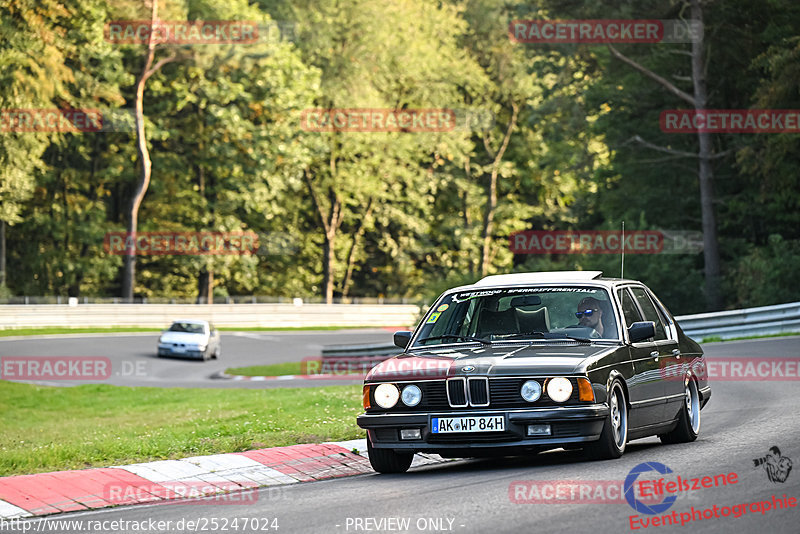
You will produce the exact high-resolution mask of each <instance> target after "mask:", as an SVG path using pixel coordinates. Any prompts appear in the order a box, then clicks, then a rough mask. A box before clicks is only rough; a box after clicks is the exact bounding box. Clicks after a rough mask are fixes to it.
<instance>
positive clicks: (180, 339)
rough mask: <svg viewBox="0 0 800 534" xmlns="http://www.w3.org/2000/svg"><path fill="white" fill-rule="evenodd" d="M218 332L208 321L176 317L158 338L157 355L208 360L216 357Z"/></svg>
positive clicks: (218, 349)
mask: <svg viewBox="0 0 800 534" xmlns="http://www.w3.org/2000/svg"><path fill="white" fill-rule="evenodd" d="M220 350H221V346H220V339H219V332H217V329H216V328H214V325H212V324H211V323H209V322H208V321H203V320H198V319H178V320H177V321H175V322H173V323H172V326H170V327H169V329H167V330H164V331H163V332H162V333H161V337H159V338H158V356H159V357H161V356H183V357H187V358H198V359H201V360H208V359H211V358H214V359H216V358H218V357H219V354H220Z"/></svg>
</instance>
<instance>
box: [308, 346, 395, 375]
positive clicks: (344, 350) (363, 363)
mask: <svg viewBox="0 0 800 534" xmlns="http://www.w3.org/2000/svg"><path fill="white" fill-rule="evenodd" d="M401 352H403V349H401V348H398V347H397V346H396V345H395V344H394V343H373V344H369V345H326V346H325V347H323V348H322V364H323V367H327V366H340V365H345V366H350V367H352V368H359V369H369V368H370V367H373V366H375V365H378V364H379V363H381V362H382V361H383V360H385V359H387V358H389V357H390V356H394V355H395V354H400V353H401Z"/></svg>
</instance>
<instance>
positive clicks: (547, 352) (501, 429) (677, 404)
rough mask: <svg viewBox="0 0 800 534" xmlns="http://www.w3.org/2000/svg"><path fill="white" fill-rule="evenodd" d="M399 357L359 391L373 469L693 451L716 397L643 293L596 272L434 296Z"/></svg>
mask: <svg viewBox="0 0 800 534" xmlns="http://www.w3.org/2000/svg"><path fill="white" fill-rule="evenodd" d="M394 342H395V344H396V345H397V346H398V347H400V348H402V349H404V351H403V353H402V354H399V355H397V356H394V357H392V358H389V359H388V360H386V361H384V362H382V363H381V364H379V365H377V366H376V367H374V368H373V369H372V370H371V371H370V372H369V374H368V375H367V377H366V379H365V381H364V391H363V402H364V409H365V412H364V414H362V415H360V416H359V417H358V425H359V426H360V427H361V428H364V429H366V430H367V438H368V439H367V447H368V452H369V459H370V462H371V463H372V466H373V468H374V469H375V470H376V471H378V472H382V473H398V472H404V471H406V470H407V469H408V468H409V466H410V465H411V460H412V458H413V455H414V453H415V452H429V453H438V454H441V455H442V456H447V457H475V456H486V455H493V454H509V455H511V454H520V453H523V454H524V453H529V452H538V451H542V450H547V449H554V448H559V447H564V448H578V449H583V450H584V451H585V453H586V454H587V455H588V456H590V457H592V458H598V459H609V458H618V457H620V456H621V455H622V454H623V453H624V452H625V445H626V443H627V442H628V441H630V440H633V439H639V438H644V437H647V436H653V435H657V436H659V438H661V441H662V442H665V443H678V442H689V441H694V440H695V439H697V435H698V433H699V431H700V409H701V408H703V406H705V404H706V403H707V402H708V400H709V398H710V396H711V388H710V387H709V385H708V382H707V373H706V363H705V359H704V357H703V351H702V349H701V348H700V346H699V345H698V344H697V343H695V342H694V341H693V340H691V339H690V338H688V337H687V336H686V335H685V334H684V333H683V331H682V330H681V328H680V326H678V324H677V323H676V322H675V319H674V318H673V316H672V314H670V312H669V310H667V308H666V307H665V306H664V305H663V304H662V303H661V302H660V301H659V300H658V298H656V296H655V295H653V293H652V292H651V291H650V290H649V289H648V288H647V287H646V286H644V285H643V284H642V283H640V282H637V281H634V280H623V279H615V278H604V277H603V276H602V273H601V272H599V271H575V272H546V273H520V274H510V275H497V276H489V277H486V278H484V279H482V280H480V281H479V282H477V283H475V284H473V285H470V286H462V287H457V288H454V289H451V290H448V291H446V292H445V293H443V294H442V295H441V296H440V297H439V298H438V299H437V300H436V302H435V303H434V305H433V306H432V307H431V308H430V310H429V311H428V313H427V314H426V316H425V317H424V318H423V320H422V321H421V323H420V324H419V325H418V326H417V328H416V330H415V331H414V332H408V331H403V332H396V333H395V335H394Z"/></svg>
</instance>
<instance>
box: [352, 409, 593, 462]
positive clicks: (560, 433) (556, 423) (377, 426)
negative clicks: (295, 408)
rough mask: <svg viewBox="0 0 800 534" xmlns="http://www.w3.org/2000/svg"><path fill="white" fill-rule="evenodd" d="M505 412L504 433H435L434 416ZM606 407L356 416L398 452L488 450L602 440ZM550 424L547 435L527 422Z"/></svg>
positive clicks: (376, 440) (381, 444) (378, 443)
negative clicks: (408, 432)
mask: <svg viewBox="0 0 800 534" xmlns="http://www.w3.org/2000/svg"><path fill="white" fill-rule="evenodd" d="M480 415H484V416H486V415H503V416H504V417H505V418H506V424H505V430H504V431H502V432H474V433H453V434H433V433H432V432H431V418H432V417H464V416H480ZM607 415H608V405H606V404H591V405H588V406H558V407H547V408H527V409H514V410H488V409H487V410H464V411H441V412H429V413H413V414H409V413H405V414H399V413H398V414H390V413H383V414H362V415H359V416H358V418H357V419H356V422H357V423H358V426H360V427H361V428H364V429H366V430H367V432H368V433H369V439H370V441H371V442H372V446H373V447H375V448H385V449H394V450H398V451H405V452H409V451H415V452H419V451H427V452H445V453H447V452H456V451H472V452H479V451H488V450H492V449H509V448H522V449H537V448H539V449H541V448H553V447H555V446H558V445H566V444H570V443H582V442H587V441H596V440H598V439H600V433H601V432H602V431H603V423H604V419H605V418H606V416H607ZM543 423H547V424H549V425H550V429H551V433H550V435H549V436H527V425H529V424H543ZM414 428H419V429H420V433H421V435H422V438H421V439H417V440H401V439H400V432H399V431H400V429H414Z"/></svg>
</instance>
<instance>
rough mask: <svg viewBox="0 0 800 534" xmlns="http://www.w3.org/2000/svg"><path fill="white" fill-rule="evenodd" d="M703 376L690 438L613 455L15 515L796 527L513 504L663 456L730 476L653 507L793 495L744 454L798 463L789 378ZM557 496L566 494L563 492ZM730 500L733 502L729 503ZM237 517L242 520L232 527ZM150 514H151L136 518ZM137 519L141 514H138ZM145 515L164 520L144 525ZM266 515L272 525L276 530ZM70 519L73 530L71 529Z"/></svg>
mask: <svg viewBox="0 0 800 534" xmlns="http://www.w3.org/2000/svg"><path fill="white" fill-rule="evenodd" d="M328 335H330V334H328ZM279 337H282V336H279ZM312 340H313V341H318V340H319V338H317V337H316V336H314V335H311V334H302V335H299V334H298V335H296V338H295V339H294V340H293V341H294V342H295V343H296V346H300V347H301V348H299V349H297V352H296V354H298V355H300V354H301V353H303V351H304V350H305V348H307V347H308V344H309V343H311V342H312ZM287 341H288V340H287ZM798 341H800V338H796V337H794V338H775V339H763V340H751V341H738V342H727V343H713V344H707V345H705V347H704V349H705V350H706V353H707V355H708V357H709V360H711V361H713V360H714V359H715V358H720V357H727V356H731V357H736V358H745V357H772V358H793V359H795V360H796V359H797V356H798V351H797V348H796V347H797V343H798ZM142 346H144V345H142ZM141 350H143V349H141ZM199 365H202V364H199ZM241 385H243V384H239V386H241ZM711 385H712V388H713V396H712V399H711V401H710V403H709V404H708V405H707V407H706V408H705V409H704V410H703V411H702V428H701V433H700V437H699V439H698V440H697V441H695V442H693V443H688V444H678V445H661V444H660V442H659V441H658V440H657V439H655V438H647V439H643V440H638V441H634V442H631V443H630V444H629V445H628V450H627V452H626V453H625V455H624V456H623V457H622V458H620V459H618V460H609V461H602V462H589V461H584V460H583V459H582V457H581V456H580V454H579V453H577V452H565V451H553V452H547V453H543V454H539V455H537V456H530V457H512V458H502V459H481V460H459V461H455V462H449V463H446V464H439V465H434V466H425V467H419V468H415V469H412V470H411V471H409V472H408V473H406V474H403V475H377V474H367V475H360V476H355V477H350V478H343V479H332V480H326V481H319V482H311V483H303V484H294V485H290V486H283V487H280V488H274V487H273V488H268V489H264V490H261V491H260V492H259V493H258V498H257V499H256V500H255V502H252V500H248V502H247V503H246V504H243V503H241V502H240V503H236V502H220V501H219V499H206V500H199V501H196V502H194V503H193V504H185V503H184V504H173V505H137V506H130V507H120V508H115V509H107V510H99V511H94V512H79V513H71V514H61V515H59V516H51V517H50V518H48V519H46V520H30V521H27V522H26V523H30V524H31V525H32V527H33V528H36V527H35V525H37V524H38V523H40V522H42V521H47V522H50V523H51V524H50V525H48V526H46V527H45V528H47V529H48V531H51V532H54V531H58V532H79V531H81V532H102V533H110V532H113V531H114V530H111V526H112V523H110V522H111V521H115V520H120V521H136V522H137V523H136V526H137V530H134V529H132V525H133V523H128V524H126V525H121V524H116V525H114V526H115V527H117V530H116V531H120V532H157V531H159V532H190V531H191V532H195V531H196V532H203V531H205V532H223V531H227V532H278V533H295V532H298V533H300V532H302V533H314V534H319V533H349V532H456V533H491V534H496V533H503V532H516V533H538V532H548V533H550V532H553V533H556V532H558V533H561V532H563V533H569V534H583V533H606V532H609V533H611V532H613V533H619V532H693V533H694V532H702V533H726V534H731V533H738V532H757V533H764V534H766V533H797V532H800V521H798V519H799V518H800V514H798V508H789V509H778V510H769V511H767V512H766V513H761V512H760V511H757V510H756V511H754V510H753V507H749V508H748V511H747V513H746V514H744V515H742V516H741V517H738V518H737V517H734V516H733V515H731V516H729V517H711V518H708V519H702V520H695V521H692V522H690V523H688V524H686V525H685V526H680V525H678V526H674V525H673V526H650V527H649V528H646V529H645V528H642V526H641V524H638V523H637V524H634V526H637V527H639V528H638V529H633V528H632V526H631V519H630V517H631V516H635V515H638V518H639V519H641V518H644V517H648V518H652V517H654V516H646V515H643V514H636V512H635V511H634V509H633V508H632V507H631V506H630V505H629V504H628V503H627V502H624V501H623V502H613V503H605V502H595V503H584V502H576V501H575V500H571V499H570V498H566V499H561V500H559V503H558V504H550V503H548V504H543V503H531V502H517V501H519V500H523V501H524V500H526V499H527V498H529V497H530V496H531V495H532V494H531V493H527V494H526V492H522V493H516V492H517V490H516V488H517V487H524V488H530V485H531V484H535V485H536V487H537V488H539V489H540V490H544V488H545V487H553V485H552V483H555V482H560V483H561V484H562V485H563V484H573V483H576V482H577V483H579V484H586V483H589V482H590V481H593V480H595V481H597V480H602V481H612V482H613V483H618V484H620V485H621V484H622V483H623V481H624V480H625V478H626V476H627V475H628V474H629V472H630V471H631V470H632V469H633V468H634V467H636V466H637V465H639V464H641V463H644V462H660V463H662V464H664V465H666V466H668V467H669V468H670V469H671V470H672V471H673V473H672V474H670V475H667V476H666V477H667V480H675V476H677V475H680V476H681V477H682V478H684V479H686V478H700V477H703V476H711V477H713V476H715V475H722V474H726V475H727V474H728V473H736V477H737V478H736V483H732V484H729V485H727V486H723V487H710V488H705V489H698V490H695V491H689V492H679V493H678V495H677V500H676V501H675V502H674V504H673V505H672V506H671V508H669V509H668V510H667V511H666V512H664V514H671V513H672V512H673V511H675V512H676V516H677V517H678V518H679V519H680V518H681V514H688V516H691V515H692V507H693V508H694V509H695V510H700V511H702V510H703V509H706V508H708V509H711V510H712V512H711V513H712V514H713V507H714V506H717V513H718V514H719V513H720V512H721V511H723V510H724V508H723V507H727V508H728V509H729V511H731V512H732V511H733V510H734V509H733V508H731V507H733V506H737V505H742V504H745V503H751V502H754V501H765V500H769V501H770V502H772V497H773V496H776V497H777V498H780V497H781V496H783V495H784V494H785V495H786V496H787V498H795V499H798V498H800V472H798V467H797V466H796V465H795V469H794V471H791V472H790V473H789V476H788V478H787V479H786V480H785V482H772V481H770V480H769V479H768V477H767V474H766V472H765V470H764V468H763V467H756V466H754V462H753V460H754V459H756V458H760V457H764V456H765V455H766V454H767V452H768V449H769V448H770V447H772V446H778V447H780V449H781V453H782V455H783V456H785V457H786V458H789V459H791V460H792V461H793V462H794V463H795V464H797V463H798V462H800V410H799V409H798V408H800V400H798V392H799V391H798V382H797V381H748V380H745V381H717V382H714V381H712V382H711ZM259 387H263V384H259ZM659 476H660V475H659ZM642 478H645V477H644V475H642ZM650 479H652V477H650ZM548 484H550V486H548ZM567 487H569V486H567ZM542 495H544V493H542ZM564 495H567V496H569V492H568V491H567V492H566V493H564ZM736 510H738V511H739V512H741V508H736ZM660 515H661V514H659V516H660ZM237 518H238V522H236V523H234V520H235V519H237ZM245 519H247V521H248V523H247V525H245V526H244V527H243V522H244V520H245ZM57 520H70V521H79V522H81V523H80V525H79V524H78V523H76V524H74V525H72V526H69V525H66V524H61V525H58V527H59V530H50V528H55V527H56V525H55V524H54V523H53V522H54V521H57ZM151 520H152V521H153V523H147V522H148V521H151ZM273 520H276V521H273ZM89 521H92V522H95V521H99V522H101V523H95V524H94V525H95V526H98V527H99V528H97V529H91V528H89V527H91V526H92V523H89ZM142 521H143V522H145V523H144V524H142V523H138V522H142ZM157 521H165V522H166V521H169V522H171V523H170V524H169V525H167V524H166V523H165V524H162V525H161V527H162V528H161V529H160V530H152V529H151V527H152V525H155V524H156V523H155V522H157ZM180 521H183V522H184V523H183V524H180V523H179V522H180ZM186 521H193V522H194V524H192V525H191V527H192V528H187V525H186ZM405 521H408V523H407V528H405V527H406V523H404V522H405ZM102 522H105V523H102ZM234 525H235V526H234ZM275 525H277V526H278V527H279V529H278V530H277V531H276V530H275V529H274V528H273V527H274V526H275ZM79 526H80V527H82V528H83V530H78V528H79ZM179 527H182V528H179ZM223 527H225V528H223ZM253 527H256V528H253ZM401 527H402V528H401ZM29 528H31V527H29ZM39 528H42V527H39ZM9 532H10V531H9ZM14 532H20V530H15V531H14Z"/></svg>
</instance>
